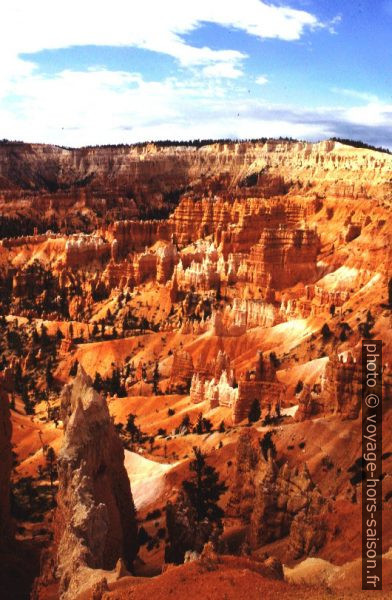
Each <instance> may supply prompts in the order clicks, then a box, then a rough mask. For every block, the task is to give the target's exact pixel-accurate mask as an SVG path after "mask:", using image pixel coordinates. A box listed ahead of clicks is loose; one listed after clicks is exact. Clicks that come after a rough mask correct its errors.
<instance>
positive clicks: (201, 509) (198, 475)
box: [182, 446, 227, 522]
mask: <svg viewBox="0 0 392 600" xmlns="http://www.w3.org/2000/svg"><path fill="white" fill-rule="evenodd" d="M193 453H194V456H195V458H194V459H193V460H192V461H191V463H190V465H189V469H190V471H191V472H192V473H193V476H192V479H191V480H185V481H184V482H183V484H182V487H183V490H184V492H185V493H186V495H187V496H188V498H189V501H190V503H191V504H192V506H193V507H194V508H195V510H196V515H197V520H198V522H200V521H202V520H203V519H208V520H209V521H212V522H219V521H220V520H221V519H222V517H223V515H224V512H223V510H222V509H221V508H220V506H218V501H219V498H220V497H221V495H222V494H223V493H224V492H225V491H226V490H227V486H226V485H225V483H223V482H222V481H219V474H218V473H217V471H216V469H215V468H214V467H212V466H210V465H207V464H206V457H205V455H204V454H203V452H202V451H201V449H200V448H197V447H196V446H194V447H193Z"/></svg>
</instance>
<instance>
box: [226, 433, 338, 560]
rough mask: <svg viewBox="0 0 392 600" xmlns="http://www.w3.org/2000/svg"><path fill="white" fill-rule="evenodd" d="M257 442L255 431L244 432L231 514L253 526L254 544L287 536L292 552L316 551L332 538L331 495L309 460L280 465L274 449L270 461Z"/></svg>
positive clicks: (250, 531) (250, 533) (294, 555)
mask: <svg viewBox="0 0 392 600" xmlns="http://www.w3.org/2000/svg"><path fill="white" fill-rule="evenodd" d="M257 446H258V444H257V441H256V439H255V436H253V435H252V433H251V432H250V431H249V430H248V431H246V430H245V431H244V432H242V433H241V435H240V438H239V440H238V444H237V449H236V470H235V473H234V480H233V486H232V493H231V497H230V500H229V505H228V511H227V514H228V515H229V516H231V517H237V518H238V517H240V518H241V520H242V521H243V523H245V524H246V525H247V534H248V541H249V544H250V547H251V548H252V549H257V548H259V547H260V546H263V545H264V544H267V543H270V542H273V541H275V540H280V539H282V538H285V537H286V536H287V550H286V552H287V557H290V558H299V557H301V556H304V555H312V554H314V553H315V552H316V551H317V550H318V549H319V548H321V547H322V546H323V544H324V542H325V539H326V534H327V528H326V525H325V523H324V516H325V512H326V509H327V503H326V501H325V499H324V498H323V496H322V494H321V492H320V491H319V490H318V488H317V487H316V486H315V485H314V483H313V481H312V479H311V477H310V474H309V471H308V469H307V466H306V464H303V465H302V466H301V468H299V469H298V468H290V467H289V465H288V464H287V463H283V464H282V465H279V463H278V462H276V461H275V459H274V458H273V457H272V455H271V453H270V452H269V451H267V460H265V458H263V457H262V452H261V450H260V447H257Z"/></svg>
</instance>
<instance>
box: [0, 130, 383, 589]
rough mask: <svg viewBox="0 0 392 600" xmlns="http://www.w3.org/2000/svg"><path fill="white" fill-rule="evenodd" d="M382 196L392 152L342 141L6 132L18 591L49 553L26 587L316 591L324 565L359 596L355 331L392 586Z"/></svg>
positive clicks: (4, 346)
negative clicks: (23, 136) (376, 375)
mask: <svg viewBox="0 0 392 600" xmlns="http://www.w3.org/2000/svg"><path fill="white" fill-rule="evenodd" d="M391 203H392V156H391V155H389V154H387V153H384V152H380V151H377V150H372V149H369V148H358V147H352V146H350V145H345V144H343V143H340V142H338V141H333V140H327V141H324V142H320V143H315V144H311V143H305V142H296V141H289V140H259V141H254V142H250V141H249V142H231V143H230V142H216V143H205V144H204V143H199V144H194V145H186V144H183V145H181V144H174V143H173V144H166V145H165V144H164V143H161V144H139V145H135V146H101V147H96V148H79V149H71V148H60V147H56V146H45V145H39V144H22V143H13V142H2V143H0V298H1V303H0V309H1V310H0V330H1V336H0V349H1V359H0V388H1V389H0V448H1V455H2V457H3V456H4V460H2V464H1V468H0V482H1V490H2V494H1V504H0V533H1V537H0V552H1V557H3V556H4V557H8V558H7V560H8V561H9V564H15V565H16V566H15V569H14V571H12V573H14V575H13V578H14V581H15V579H17V577H18V576H17V575H15V573H18V572H20V571H18V569H20V568H21V565H23V563H24V561H26V558H25V556H26V553H28V552H29V551H30V552H32V556H33V555H34V557H36V558H37V557H38V556H40V565H39V566H38V559H37V560H36V559H34V560H35V561H36V562H34V561H32V563H31V565H30V567H29V569H27V570H26V577H25V580H26V585H25V588H24V589H23V592H21V594H22V595H21V597H24V598H27V597H28V596H29V595H30V594H31V597H32V598H33V599H34V600H55V599H56V598H61V599H63V600H71V599H72V600H73V599H75V600H77V599H79V600H82V599H87V598H94V599H96V600H100V599H103V598H105V599H109V598H113V599H114V598H116V599H119V598H128V597H132V598H139V597H140V598H145V597H148V596H149V595H150V594H152V593H154V594H156V595H157V597H158V598H164V597H180V596H181V594H183V593H186V590H187V589H189V590H192V592H191V593H190V598H193V597H196V593H197V589H198V587H197V585H196V583H195V582H196V581H199V592H200V589H201V588H202V586H203V585H204V584H205V586H206V588H205V589H209V590H211V589H213V590H215V592H214V593H215V596H211V597H214V598H217V599H220V598H222V599H223V598H229V599H230V600H232V599H233V600H234V598H237V597H238V598H242V597H249V598H251V597H253V596H251V595H249V594H250V592H249V588H248V583H247V582H249V581H252V582H254V583H253V587H254V589H255V590H258V593H259V596H261V595H263V597H266V598H272V597H275V595H276V594H280V595H281V596H282V598H294V597H303V598H324V597H326V596H325V595H323V594H325V593H326V592H325V579H323V577H325V573H326V569H327V570H328V572H332V571H333V572H335V571H334V570H336V572H338V571H339V573H340V576H339V577H340V578H338V579H337V580H336V582H331V581H330V580H329V584H328V594H329V595H328V597H332V598H346V597H347V598H355V597H361V596H360V566H358V560H359V558H360V555H361V485H362V484H361V482H362V479H363V471H362V463H361V417H362V409H361V400H362V395H361V394H362V390H361V384H362V378H363V373H362V360H361V348H362V342H363V341H364V340H381V342H382V376H383V386H382V392H383V415H384V416H383V419H384V421H383V432H384V437H383V459H382V474H383V498H382V505H383V520H384V526H383V540H382V553H383V556H384V558H383V565H384V574H385V575H384V591H385V593H386V594H390V593H392V568H391V565H392V563H391V557H390V552H389V550H390V547H391V545H392V519H390V513H391V510H392V504H391V501H392V500H391V499H392V484H391V481H392V479H391V477H390V472H391V465H392V439H391V433H390V432H391V428H390V419H391V414H392V413H391V411H390V403H391V397H392V387H391V386H392V369H391V365H392V346H391V338H392V333H391V332H392V328H391V323H392V312H391V309H392V271H391V268H392V264H391V259H392V251H391V247H392V245H391V235H392V222H391V218H392V217H391V214H392V213H391ZM200 482H202V483H200ZM195 486H196V487H195ZM197 486H199V487H197ZM195 490H196V491H195ZM9 498H11V500H10V502H9V501H8V499H9ZM200 498H201V499H200ZM18 552H19V562H17V563H16V562H15V561H16V558H14V557H15V555H16V554H18ZM388 552H389V554H388ZM309 561H310V562H309ZM36 563H37V564H36ZM4 564H5V565H6V564H7V563H6V562H5V563H4ZM312 565H313V567H312V569H313V568H314V571H313V570H312V571H311V572H312V575H311V576H310V575H309V580H307V579H306V577H307V576H305V575H304V576H303V577H302V576H301V575H300V573H301V572H302V571H301V569H302V570H303V572H304V573H305V572H308V571H307V569H309V572H310V570H311V566H312ZM27 571H28V572H27ZM241 573H245V574H246V577H245V576H242V575H241ZM2 575H3V574H2ZM301 577H302V578H301ZM230 578H231V581H233V582H234V581H235V586H236V587H233V585H231V584H228V583H227V582H228V581H229V580H230ZM5 581H6V583H5V584H4V585H7V586H10V585H12V578H11V583H10V581H8V580H6V578H5ZM0 582H1V584H2V585H3V583H2V582H3V580H2V579H1V578H0ZM203 582H204V583H203ZM230 585H231V588H230ZM339 586H340V587H339ZM27 587H28V588H29V592H28V593H27V592H26V588H27ZM4 589H9V588H4ZM15 589H16V588H15ZM170 589H176V590H178V591H177V592H175V594H176V596H168V595H167V596H164V595H163V594H170V593H171V592H170V591H169V590H170ZM163 590H165V591H163ZM180 590H182V591H181V592H180ZM230 590H231V591H230ZM247 590H248V591H247ZM347 590H349V591H347ZM346 592H347V596H346V595H345V594H346ZM7 593H8V592H7ZM252 593H253V592H252ZM235 594H237V596H236V595H235ZM349 594H351V595H349ZM5 597H7V596H5ZM15 597H16V595H15ZM385 597H387V596H385Z"/></svg>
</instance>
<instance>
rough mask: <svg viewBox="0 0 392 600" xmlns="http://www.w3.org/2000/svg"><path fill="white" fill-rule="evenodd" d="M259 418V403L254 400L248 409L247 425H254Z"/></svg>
mask: <svg viewBox="0 0 392 600" xmlns="http://www.w3.org/2000/svg"><path fill="white" fill-rule="evenodd" d="M260 417H261V409H260V402H259V400H257V398H255V399H254V400H253V402H252V405H251V407H250V409H249V414H248V421H249V423H256V421H258V420H259V419H260Z"/></svg>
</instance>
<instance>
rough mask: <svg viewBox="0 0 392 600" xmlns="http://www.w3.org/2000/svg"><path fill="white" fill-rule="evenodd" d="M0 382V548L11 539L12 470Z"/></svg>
mask: <svg viewBox="0 0 392 600" xmlns="http://www.w3.org/2000/svg"><path fill="white" fill-rule="evenodd" d="M1 385H2V381H1V380H0V457H1V460H0V548H1V547H2V546H4V545H5V544H6V543H7V541H9V540H10V538H11V537H12V522H11V516H10V477H11V469H12V453H11V448H12V447H11V435H12V425H11V417H10V409H9V404H8V395H7V394H6V393H5V392H4V391H3V390H1Z"/></svg>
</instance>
